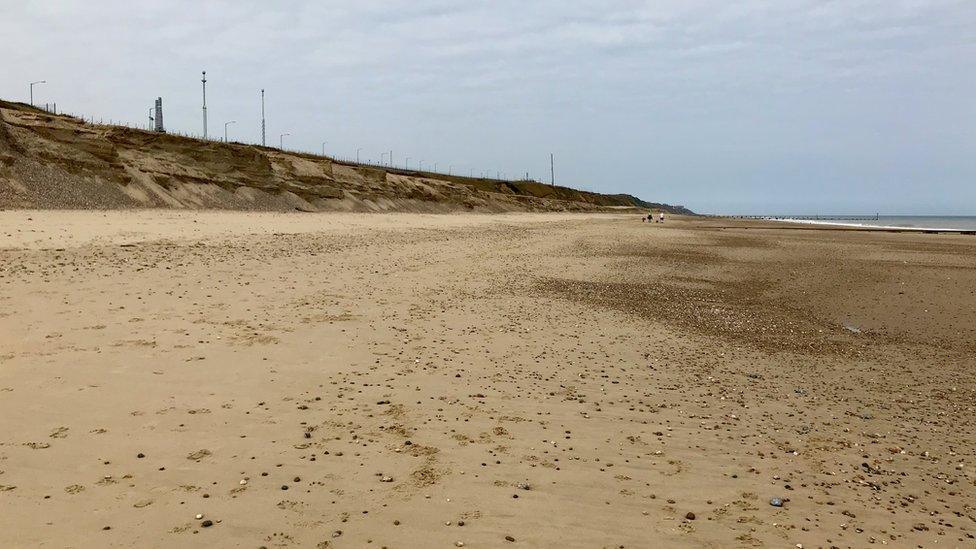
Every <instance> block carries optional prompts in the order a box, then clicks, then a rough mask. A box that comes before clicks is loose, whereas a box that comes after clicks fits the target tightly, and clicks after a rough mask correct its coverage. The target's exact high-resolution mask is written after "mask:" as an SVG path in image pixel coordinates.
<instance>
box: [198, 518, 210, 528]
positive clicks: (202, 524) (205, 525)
mask: <svg viewBox="0 0 976 549" xmlns="http://www.w3.org/2000/svg"><path fill="white" fill-rule="evenodd" d="M200 526H203V527H204V528H210V527H211V526H213V521H212V520H209V519H208V520H205V521H203V522H201V523H200Z"/></svg>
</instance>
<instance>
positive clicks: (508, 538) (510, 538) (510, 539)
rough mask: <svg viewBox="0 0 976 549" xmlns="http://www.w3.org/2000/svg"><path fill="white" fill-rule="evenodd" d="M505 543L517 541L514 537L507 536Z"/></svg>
mask: <svg viewBox="0 0 976 549" xmlns="http://www.w3.org/2000/svg"><path fill="white" fill-rule="evenodd" d="M505 541H515V538H513V537H512V536H505Z"/></svg>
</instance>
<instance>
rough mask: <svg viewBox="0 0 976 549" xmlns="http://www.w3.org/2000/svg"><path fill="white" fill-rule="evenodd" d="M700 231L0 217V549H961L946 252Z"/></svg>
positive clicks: (953, 268)
mask: <svg viewBox="0 0 976 549" xmlns="http://www.w3.org/2000/svg"><path fill="white" fill-rule="evenodd" d="M710 225H714V223H712V222H708V221H694V220H671V221H669V222H668V223H666V224H664V225H660V224H648V223H641V222H640V221H639V219H638V218H637V217H636V216H622V215H586V214H507V215H501V216H487V215H475V214H470V215H467V214H465V215H441V216H435V215H410V214H374V215H364V214H298V213H296V214H270V213H268V214H261V213H232V212H223V213H219V212H176V211H116V212H50V211H6V212H0V422H2V429H0V507H2V510H3V512H2V513H0V545H2V546H3V547H133V546H137V547H252V548H258V547H267V548H277V547H320V548H321V547H337V548H338V547H377V548H380V547H390V548H394V547H458V546H464V547H504V546H512V547H518V546H521V547H625V548H638V547H796V546H797V544H800V545H802V547H804V548H813V547H824V548H827V547H845V548H846V547H866V546H870V545H872V544H876V545H881V544H886V545H889V546H893V547H973V546H974V544H976V539H974V535H976V472H974V467H976V457H974V451H976V442H974V441H976V432H974V423H976V415H974V400H976V382H974V376H973V372H974V367H976V358H974V357H976V238H973V237H970V236H963V235H919V234H893V233H868V232H846V231H788V230H777V229H770V228H762V227H769V225H762V224H760V223H754V222H731V223H727V225H730V228H726V229H711V228H707V227H708V226H710ZM774 498H778V499H777V501H776V503H779V502H780V501H781V502H782V506H774V505H771V501H773V500H774ZM198 516H199V518H197V517H198Z"/></svg>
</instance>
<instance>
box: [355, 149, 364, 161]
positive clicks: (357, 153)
mask: <svg viewBox="0 0 976 549" xmlns="http://www.w3.org/2000/svg"><path fill="white" fill-rule="evenodd" d="M361 150H363V148H362V147H359V148H358V149H356V164H359V151H361Z"/></svg>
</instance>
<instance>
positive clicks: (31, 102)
mask: <svg viewBox="0 0 976 549" xmlns="http://www.w3.org/2000/svg"><path fill="white" fill-rule="evenodd" d="M35 84H47V80H38V81H37V82H31V83H30V104H31V107H33V106H34V85H35Z"/></svg>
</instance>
